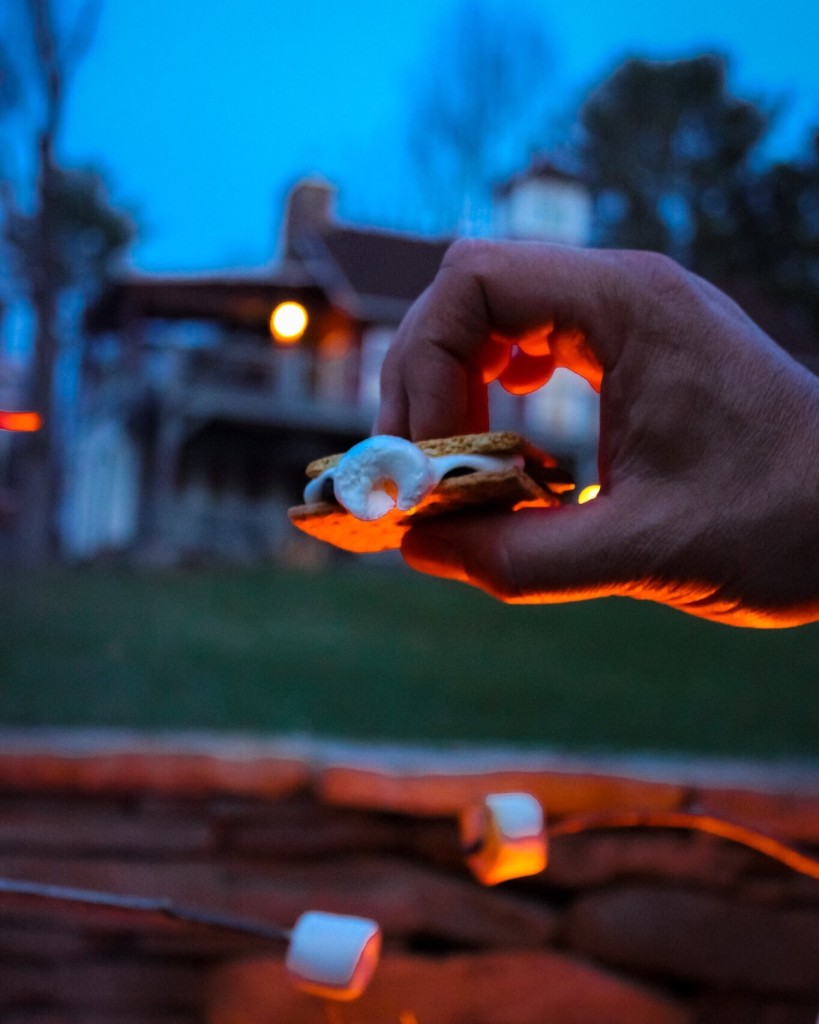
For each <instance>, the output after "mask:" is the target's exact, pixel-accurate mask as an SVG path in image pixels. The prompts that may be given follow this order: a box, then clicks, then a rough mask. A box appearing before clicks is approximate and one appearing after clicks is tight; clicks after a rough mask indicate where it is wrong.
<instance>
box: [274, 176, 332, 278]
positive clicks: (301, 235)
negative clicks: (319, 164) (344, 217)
mask: <svg viewBox="0 0 819 1024" xmlns="http://www.w3.org/2000/svg"><path fill="white" fill-rule="evenodd" d="M335 195H336V190H335V188H334V186H333V185H331V184H330V183H329V182H328V181H325V180H324V179H323V178H304V179H303V180H302V181H299V182H297V183H296V184H295V185H294V186H293V188H292V189H291V191H290V194H289V195H288V197H287V206H286V208H285V214H284V259H285V260H298V259H300V258H301V256H302V255H303V247H302V244H301V243H302V239H305V238H308V237H309V236H310V235H311V234H313V233H315V232H317V231H321V229H322V228H324V227H326V226H327V225H328V224H330V222H331V221H332V219H333V203H334V200H335Z"/></svg>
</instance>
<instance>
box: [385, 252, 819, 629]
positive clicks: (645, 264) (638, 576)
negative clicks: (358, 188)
mask: <svg viewBox="0 0 819 1024" xmlns="http://www.w3.org/2000/svg"><path fill="white" fill-rule="evenodd" d="M555 366H564V367H568V368H569V369H570V370H573V371H575V372H576V373H579V374H581V375H582V376H583V377H585V378H586V380H588V381H589V383H590V384H591V385H592V386H593V387H595V388H596V389H598V390H599V391H600V400H601V436H600V448H599V473H600V484H601V491H600V496H599V497H598V498H597V499H596V500H594V501H592V502H588V503H587V504H585V505H567V506H562V507H561V508H558V509H537V510H536V509H529V510H521V511H519V512H516V513H514V514H512V513H504V512H493V513H481V514H477V513H472V514H458V515H455V516H452V517H449V518H446V519H438V520H434V521H430V522H428V523H425V524H423V525H421V524H419V525H418V526H416V527H414V528H413V529H412V530H411V531H409V533H408V534H407V535H406V537H405V541H404V545H403V547H402V553H403V555H404V558H405V559H406V561H407V562H408V563H409V564H410V565H411V566H413V567H414V568H416V569H419V570H421V571H423V572H428V573H431V574H433V575H436V576H443V577H448V578H452V579H458V580H462V581H464V582H468V583H471V584H473V585H475V586H478V587H481V588H483V589H484V590H486V591H488V592H489V593H490V594H493V595H494V596H496V597H498V598H500V599H501V600H504V601H509V602H518V603H535V602H558V601H571V600H580V599H584V598H590V597H605V596H612V595H621V596H628V597H635V598H644V599H649V600H654V601H659V602H662V603H664V604H667V605H670V606H672V607H674V608H679V609H681V610H683V611H686V612H689V613H691V614H693V615H699V616H702V617H704V618H707V619H712V620H715V621H720V622H726V623H731V624H733V625H742V626H792V625H798V624H801V623H806V622H810V621H814V620H816V619H819V378H817V377H815V376H814V375H813V374H811V373H810V372H809V371H808V370H806V369H805V368H803V367H801V366H800V365H799V364H798V363H796V362H795V361H794V360H793V359H791V358H790V356H789V355H787V353H786V352H785V351H784V350H783V349H781V348H779V346H777V345H776V344H775V343H774V342H773V341H771V339H770V338H768V337H767V335H765V334H764V333H763V332H762V331H761V330H760V329H759V328H758V327H757V326H756V325H755V324H754V323H753V322H752V321H751V320H749V319H748V317H746V316H745V314H744V313H743V312H742V311H741V310H740V309H739V308H738V307H737V306H736V305H735V304H734V303H733V302H732V301H731V300H730V299H728V298H727V296H725V295H724V294H722V292H720V291H718V290H717V289H716V288H714V287H712V286H711V285H709V284H708V283H706V282H705V281H703V280H702V279H700V278H698V277H695V276H694V275H692V274H689V273H687V272H686V271H685V270H683V269H682V268H681V267H679V266H677V265H676V264H675V263H673V262H672V261H670V260H668V259H667V258H665V257H663V256H658V255H656V254H652V253H638V252H613V251H606V250H595V249H568V248H563V247H556V246H547V245H539V244H530V243H501V242H495V243H492V242H477V241H462V242H456V243H455V245H453V246H452V247H451V248H450V250H449V251H448V253H447V255H446V257H445V258H444V261H443V264H442V266H441V269H440V271H439V273H438V276H437V277H436V279H435V281H434V282H433V283H432V285H431V286H430V287H429V288H428V289H427V291H426V292H425V293H424V294H423V295H422V296H421V297H420V298H419V299H418V301H417V302H416V303H415V305H414V306H413V308H412V309H411V310H410V312H409V313H408V314H407V317H406V318H405V320H404V323H403V324H402V325H401V327H400V329H399V331H398V334H397V336H396V338H395V341H394V343H393V345H392V347H391V349H390V351H389V353H388V355H387V359H386V361H385V364H384V370H383V374H382V404H381V409H380V413H379V416H378V420H377V423H376V430H377V431H378V432H379V433H391V434H398V435H401V436H404V437H409V438H411V439H412V440H416V441H417V440H422V439H424V438H429V437H441V436H446V435H449V434H457V433H465V432H471V431H481V430H485V429H487V428H488V414H487V381H488V380H490V379H492V378H493V377H499V379H500V381H501V383H502V384H503V385H504V386H506V387H507V388H508V389H509V390H511V391H513V392H514V393H524V392H526V391H528V390H533V389H535V388H537V387H539V386H540V385H542V384H544V383H545V382H546V381H547V380H548V378H549V376H550V375H551V373H552V370H553V368H554V367H555Z"/></svg>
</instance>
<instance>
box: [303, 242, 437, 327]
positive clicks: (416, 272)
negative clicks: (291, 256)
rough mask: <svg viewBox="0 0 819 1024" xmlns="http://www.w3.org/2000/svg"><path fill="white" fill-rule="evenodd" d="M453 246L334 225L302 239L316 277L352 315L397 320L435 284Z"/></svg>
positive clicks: (305, 263)
mask: <svg viewBox="0 0 819 1024" xmlns="http://www.w3.org/2000/svg"><path fill="white" fill-rule="evenodd" d="M449 244H450V242H449V240H447V239H429V238H419V237H416V236H413V235H402V234H396V233H392V232H388V231H378V230H374V229H367V228H354V227H348V226H346V225H337V224H334V223H331V224H328V225H327V226H322V227H319V228H318V229H316V230H313V231H310V232H309V233H305V234H304V235H303V236H302V237H301V238H299V240H298V253H299V258H300V260H301V263H302V265H303V266H304V268H305V269H306V270H307V272H308V273H309V274H310V275H311V277H312V278H313V280H314V281H315V282H316V283H317V284H319V285H321V286H322V287H323V288H325V289H326V291H327V293H328V295H329V296H330V297H331V299H332V300H333V302H335V303H337V304H338V305H339V306H341V307H342V308H343V309H345V310H346V311H347V312H348V313H350V314H352V315H354V316H356V317H359V318H360V319H362V320H374V321H382V322H383V321H387V322H397V321H398V320H400V319H401V317H402V316H403V315H404V313H406V311H407V310H408V309H409V307H410V305H411V304H412V303H413V301H414V300H415V299H416V298H417V297H418V296H419V295H420V294H421V292H423V291H424V289H425V288H426V287H427V286H428V285H429V284H430V283H431V282H432V279H433V278H434V277H435V275H436V273H437V272H438V268H439V267H440V265H441V260H442V259H443V256H444V253H445V252H446V250H447V248H448V247H449Z"/></svg>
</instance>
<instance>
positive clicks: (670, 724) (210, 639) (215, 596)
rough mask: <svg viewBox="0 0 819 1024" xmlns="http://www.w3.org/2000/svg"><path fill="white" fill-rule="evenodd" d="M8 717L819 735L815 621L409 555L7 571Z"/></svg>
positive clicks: (775, 747) (373, 731) (800, 739)
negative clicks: (733, 616)
mask: <svg viewBox="0 0 819 1024" xmlns="http://www.w3.org/2000/svg"><path fill="white" fill-rule="evenodd" d="M0 600H2V615H1V616H0V724H5V725H30V724H51V725H116V726H134V727H149V728H154V727H158V728H173V729H179V728H182V729H186V728H207V729H212V728H217V729H238V730H245V731H251V732H259V733H268V732H310V733H315V734H325V735H333V736H348V737H371V738H372V737H377V738H385V739H418V740H434V741H438V740H470V741H502V742H509V741H514V742H521V743H527V744H540V745H555V746H558V747H561V748H565V749H588V748H592V747H593V748H606V749H630V750H637V749H640V750H672V751H699V752H713V753H728V754H746V755H764V756H791V755H795V756H803V755H807V756H819V625H817V626H808V627H802V628H801V629H796V630H784V631H746V630H736V629H731V628H729V627H725V626H716V625H712V624H709V623H705V622H701V621H699V620H696V619H693V618H689V617H688V616H684V615H681V614H679V613H675V612H671V611H667V610H665V609H661V608H655V607H653V606H650V605H646V604H641V603H637V602H631V601H624V600H607V601H596V602H590V603H584V604H576V605H567V606H561V607H558V606H551V607H539V608H538V607H506V606H504V605H501V604H498V603H496V602H494V601H493V600H492V599H490V598H488V597H486V596H485V595H483V594H481V593H479V592H477V591H472V590H470V589H468V588H465V587H461V586H459V585H457V584H451V583H445V582H441V581H437V580H432V579H428V578H425V577H420V576H416V575H414V574H411V573H409V572H405V571H401V570H395V571H392V570H388V569H384V568H373V567H368V566H367V565H366V563H365V561H364V560H362V561H360V562H356V563H355V564H354V565H352V566H351V567H343V568H342V567H340V568H335V569H333V570H326V571H323V572H320V573H319V572H315V573H311V572H306V571H296V570H284V569H265V570H241V571H239V570H230V571H228V570H223V571H216V570H207V571H204V570H201V571H199V570H197V571H190V570H189V571H173V572H161V573H159V572H153V573H148V572H136V571H129V570H126V569H116V570H112V569H105V570H103V569H100V568H97V569H83V570H80V569H61V570H52V571H49V572H45V573H37V574H27V575H15V574H9V572H8V570H6V571H5V575H4V578H3V579H2V581H0Z"/></svg>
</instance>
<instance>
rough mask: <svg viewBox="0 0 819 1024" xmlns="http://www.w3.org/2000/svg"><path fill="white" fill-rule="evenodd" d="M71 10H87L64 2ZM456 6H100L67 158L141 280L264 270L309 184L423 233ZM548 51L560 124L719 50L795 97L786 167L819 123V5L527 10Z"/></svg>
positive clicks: (351, 208)
mask: <svg viewBox="0 0 819 1024" xmlns="http://www.w3.org/2000/svg"><path fill="white" fill-rule="evenodd" d="M60 2H64V3H74V2H75V0H60ZM452 7H453V0H380V2H379V0H345V2H340V0H339V2H336V0H289V2H283V0H104V2H103V7H102V14H101V19H100V22H99V26H98V30H97V34H96V37H95V41H94V44H93V47H92V48H91V50H90V51H89V53H88V55H87V56H86V58H85V60H84V62H83V64H82V65H81V67H80V68H79V69H78V71H77V73H76V76H75V78H74V80H73V82H72V85H71V89H70V93H69V99H68V112H67V118H66V122H65V126H64V131H63V135H62V138H61V140H60V153H61V157H62V159H63V161H64V162H65V163H70V164H78V165H88V164H93V165H96V166H99V167H101V168H102V169H103V170H104V171H105V172H106V175H107V176H108V179H109V181H110V183H111V185H112V193H113V196H114V199H115V200H116V201H117V202H119V203H121V204H124V205H126V206H128V207H131V208H133V209H134V210H135V211H136V213H137V219H138V221H139V222H140V224H141V226H142V234H141V238H140V241H139V243H138V244H137V245H136V247H135V249H134V252H133V264H134V266H135V267H137V268H139V269H140V270H145V271H192V270H206V269H216V268H221V267H227V266H237V265H243V266H253V265H260V264H263V263H265V262H267V261H269V260H270V259H271V258H272V257H273V256H274V254H275V251H276V246H277V232H278V224H279V217H280V211H281V205H282V202H283V200H284V197H285V195H286V193H287V190H288V188H289V187H290V186H291V185H292V183H293V182H294V181H295V180H297V179H298V178H299V177H300V176H302V175H305V174H321V175H322V176H324V177H327V178H329V179H331V180H333V181H334V182H335V183H336V184H337V185H338V186H339V196H338V210H339V213H340V214H341V215H342V216H345V217H347V218H349V219H355V220H360V221H364V222H369V223H374V224H379V223H380V224H384V225H386V226H395V225H400V224H402V223H407V222H409V221H411V217H412V210H411V205H412V202H413V199H412V189H411V188H410V187H409V185H408V184H407V179H406V161H405V158H404V156H403V145H404V138H405V133H406V125H407V118H408V112H409V110H410V107H411V97H412V93H413V88H414V85H413V83H414V82H417V81H418V80H419V79H420V77H421V76H422V74H423V69H424V67H425V66H426V64H427V54H428V53H429V52H430V50H431V49H432V47H433V45H434V44H435V43H436V41H437V39H438V36H439V34H440V31H441V28H442V24H443V23H444V21H445V19H446V17H447V16H448V14H449V13H450V11H451V10H452ZM526 8H527V10H528V11H529V12H533V13H535V14H536V15H537V16H538V18H542V20H543V23H544V26H545V28H546V30H547V32H548V35H549V37H550V39H551V44H552V49H553V52H554V67H553V69H552V80H551V82H552V84H551V100H552V106H553V108H554V111H555V114H556V115H558V114H560V113H563V112H565V111H567V110H571V109H572V108H573V107H576V105H577V103H578V101H579V99H580V98H581V97H582V95H583V93H584V91H585V90H586V89H587V88H588V87H589V86H590V85H593V84H596V83H597V82H598V81H600V80H601V79H602V78H603V77H604V76H605V75H606V74H607V73H608V72H609V71H610V70H611V69H612V68H613V67H614V66H615V64H616V63H617V62H618V61H619V60H620V59H622V58H623V57H624V56H626V55H629V54H636V55H641V56H648V57H652V58H670V57H680V56H690V55H692V54H694V53H697V52H703V51H706V50H718V51H720V52H722V53H725V54H727V55H728V56H729V58H730V61H731V76H732V77H731V81H730V86H731V88H732V90H733V91H734V92H735V93H737V94H739V95H742V96H746V97H749V98H754V97H756V96H765V97H768V98H772V99H777V98H778V99H783V100H785V101H787V105H786V110H785V114H784V116H783V118H782V122H781V126H780V129H779V133H778V136H777V139H778V145H779V147H780V148H781V151H782V152H783V154H784V155H789V154H791V153H793V152H796V150H797V148H802V147H804V142H805V138H806V132H807V126H808V125H809V124H810V123H817V124H819V4H817V3H816V0H778V2H777V3H775V4H774V3H762V2H760V0H749V2H746V3H742V2H734V3H730V4H728V3H723V2H721V0H683V2H682V3H680V2H677V3H673V4H665V3H659V2H656V0H630V2H629V3H627V4H618V3H616V2H615V3H612V2H611V0H585V2H584V3H563V4H559V3H556V2H554V0H528V3H527V4H526Z"/></svg>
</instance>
